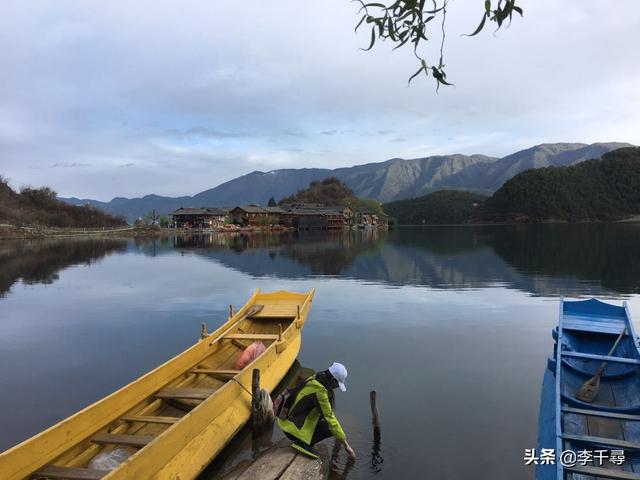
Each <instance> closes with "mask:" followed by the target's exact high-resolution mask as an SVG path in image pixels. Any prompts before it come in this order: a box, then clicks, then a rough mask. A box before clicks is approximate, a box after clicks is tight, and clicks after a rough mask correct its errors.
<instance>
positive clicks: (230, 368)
mask: <svg viewBox="0 0 640 480" xmlns="http://www.w3.org/2000/svg"><path fill="white" fill-rule="evenodd" d="M314 293H315V290H311V291H309V292H307V293H291V292H284V291H279V292H272V293H262V292H260V291H259V290H258V291H256V292H255V293H254V294H253V296H252V297H251V298H250V299H249V301H248V302H247V304H246V305H244V306H243V307H242V308H241V309H240V310H238V311H237V312H235V313H234V312H233V311H231V314H230V317H229V319H228V320H227V322H226V323H224V324H223V325H222V326H221V327H220V328H218V329H217V330H216V331H215V332H213V333H211V334H207V333H206V332H205V331H203V334H202V335H201V339H200V341H198V343H196V344H195V345H194V346H192V347H191V348H189V349H188V350H186V351H184V352H183V353H181V354H180V355H178V356H176V357H175V358H173V359H171V360H169V361H168V362H166V363H164V364H163V365H161V366H159V367H158V368H156V369H155V370H153V371H151V372H149V373H147V374H146V375H144V376H142V377H140V378H139V379H137V380H135V381H134V382H132V383H130V384H129V385H127V386H125V387H123V388H121V389H120V390H118V391H117V392H115V393H113V394H111V395H109V396H108V397H106V398H103V399H102V400H100V401H98V402H96V403H94V404H93V405H90V406H89V407H87V408H85V409H84V410H81V411H80V412H78V413H76V414H75V415H73V416H71V417H69V418H67V419H66V420H63V421H61V422H60V423H58V424H56V425H54V426H53V427H51V428H49V429H47V430H45V431H44V432H42V433H40V434H38V435H36V436H34V437H32V438H30V439H28V440H26V441H24V442H22V443H21V444H19V445H17V446H15V447H13V448H11V449H9V450H7V451H5V452H4V453H2V454H0V477H2V479H4V480H17V479H23V478H48V479H85V480H91V479H104V480H116V479H136V480H139V479H147V478H154V479H165V478H172V479H178V478H179V479H189V478H194V477H196V476H197V475H198V473H200V472H201V471H202V469H203V468H204V467H205V466H206V465H207V464H208V463H209V462H210V461H211V460H212V459H213V457H215V456H216V454H218V452H220V450H221V449H222V448H223V447H224V446H225V445H226V444H227V442H229V440H231V438H232V437H233V436H234V435H235V433H236V432H237V431H238V430H239V429H240V428H241V427H242V426H243V425H244V424H245V423H246V422H247V421H248V420H249V415H250V407H251V395H250V394H249V393H248V391H249V392H250V391H251V377H252V370H253V369H254V368H258V369H260V372H261V375H260V377H261V378H260V381H261V387H262V388H265V389H266V390H268V391H269V392H271V391H272V390H273V389H274V388H275V387H276V385H277V384H278V383H279V382H280V381H281V380H282V378H283V377H284V375H285V374H286V372H287V370H288V369H289V368H290V367H291V365H292V364H293V362H294V361H295V359H296V357H297V355H298V352H299V350H300V343H301V331H302V327H303V326H304V324H305V321H306V318H307V315H308V313H309V309H310V308H311V302H312V300H313V296H314ZM203 330H204V329H203ZM256 340H260V341H262V342H264V344H265V346H266V347H267V348H266V351H265V352H264V353H263V354H261V355H260V356H259V357H258V358H257V359H255V360H254V361H253V362H252V363H250V364H249V365H248V366H247V367H245V368H244V369H243V370H241V371H237V370H234V366H235V361H236V359H237V358H238V356H239V355H240V354H241V353H242V351H243V349H244V348H246V346H247V345H248V344H249V343H251V342H253V341H256ZM116 448H119V449H122V448H126V449H129V450H130V451H131V456H130V457H129V458H128V459H126V460H125V461H124V462H123V463H121V464H120V465H119V466H117V467H116V468H115V469H113V470H110V471H108V470H99V469H96V468H90V467H89V465H90V463H91V460H92V459H93V458H94V457H96V455H98V454H102V456H103V457H104V454H105V453H108V452H110V451H113V450H114V449H116Z"/></svg>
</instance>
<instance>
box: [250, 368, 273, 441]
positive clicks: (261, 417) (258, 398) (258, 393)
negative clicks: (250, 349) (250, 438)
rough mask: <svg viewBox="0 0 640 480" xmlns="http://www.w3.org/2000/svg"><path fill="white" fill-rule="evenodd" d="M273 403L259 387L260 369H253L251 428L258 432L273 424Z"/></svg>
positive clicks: (267, 394) (255, 432)
mask: <svg viewBox="0 0 640 480" xmlns="http://www.w3.org/2000/svg"><path fill="white" fill-rule="evenodd" d="M273 420H274V415H273V403H272V402H271V396H270V395H269V393H268V392H267V391H266V390H262V389H261V388H260V370H259V369H257V368H254V369H253V376H252V378H251V428H252V429H253V433H254V434H260V433H263V432H264V431H266V430H267V429H268V428H269V427H271V426H272V425H273Z"/></svg>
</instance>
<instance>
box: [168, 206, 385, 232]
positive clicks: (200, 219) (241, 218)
mask: <svg viewBox="0 0 640 480" xmlns="http://www.w3.org/2000/svg"><path fill="white" fill-rule="evenodd" d="M171 215H172V216H173V226H174V227H175V228H193V229H217V228H223V227H224V226H225V225H227V224H235V225H239V226H240V227H253V228H270V227H278V226H279V227H287V228H295V229H298V230H334V229H344V228H351V227H360V228H387V227H388V221H387V216H386V215H384V216H383V217H379V216H378V214H377V213H376V212H375V211H374V210H371V209H368V208H363V209H352V208H351V207H326V206H324V205H323V204H321V203H294V204H290V205H282V206H280V207H262V206H260V205H255V204H251V205H242V206H237V207H234V208H212V207H201V208H184V207H181V208H179V209H177V210H176V211H174V212H173V213H172V214H171Z"/></svg>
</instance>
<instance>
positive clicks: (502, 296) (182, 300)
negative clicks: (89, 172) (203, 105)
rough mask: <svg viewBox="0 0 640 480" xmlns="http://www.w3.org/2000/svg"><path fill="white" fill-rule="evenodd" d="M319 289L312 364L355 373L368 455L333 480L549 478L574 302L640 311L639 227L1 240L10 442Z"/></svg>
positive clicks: (348, 414) (2, 399) (358, 423)
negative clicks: (561, 328) (542, 447)
mask: <svg viewBox="0 0 640 480" xmlns="http://www.w3.org/2000/svg"><path fill="white" fill-rule="evenodd" d="M312 287H315V288H317V294H316V300H315V302H314V306H313V308H312V310H311V314H310V316H309V319H308V322H307V325H306V327H305V330H304V334H303V346H302V350H301V353H300V356H299V361H300V363H301V364H302V366H304V367H308V368H312V369H315V370H320V369H324V368H326V367H327V366H328V365H329V364H330V363H331V362H332V361H334V360H335V361H340V362H342V363H344V364H346V365H347V367H348V369H349V378H348V382H347V383H348V391H347V392H346V393H340V392H337V395H336V396H337V399H336V401H337V408H336V410H337V414H338V417H339V418H340V420H341V421H342V424H343V426H344V427H345V430H346V432H347V436H348V437H349V439H350V440H351V443H352V445H353V447H354V448H355V450H356V453H357V454H358V459H357V461H356V463H355V465H348V464H347V463H346V461H345V456H344V452H342V451H341V452H340V455H339V456H338V457H337V458H335V459H334V462H333V466H332V478H349V479H360V478H374V477H375V478H377V479H397V478H427V477H428V478H433V479H438V480H446V479H469V478H474V479H487V480H501V479H504V480H515V479H533V478H534V471H533V469H532V468H531V467H525V466H524V465H523V453H524V449H525V448H532V447H534V446H535V443H536V435H537V417H538V402H539V394H540V384H541V381H542V375H543V371H544V368H545V364H546V358H547V356H548V355H549V354H550V353H551V350H552V345H553V342H552V338H551V329H552V328H553V327H554V326H555V324H556V322H557V311H558V299H559V296H560V295H564V296H567V297H591V296H597V297H599V298H602V299H608V300H611V301H615V302H621V301H622V300H628V301H629V303H630V308H631V312H632V314H635V316H636V318H640V226H638V225H609V226H607V225H590V226H589V225H578V226H568V225H556V226H537V227H535V226H533V227H532V226H528V227H527V226H523V227H451V228H449V227H447V228H416V229H410V228H406V229H400V230H397V231H392V232H389V233H378V232H370V231H366V232H348V233H342V232H341V233H337V234H333V233H332V234H327V233H322V234H308V235H305V234H282V235H254V236H244V235H235V236H234V235H230V234H220V235H201V236H192V237H178V238H170V239H164V240H155V241H154V240H118V239H103V240H95V239H94V240H87V239H85V240H50V241H21V242H7V241H5V242H0V392H1V395H0V412H2V414H0V450H4V449H5V448H8V447H10V446H11V445H13V444H15V443H17V442H19V441H21V440H23V439H25V438H28V437H29V436H31V435H33V434H35V433H37V432H39V431H40V430H42V429H44V428H45V427H48V426H50V425H51V424H53V423H55V422H57V421H58V420H60V419H62V418H64V417H66V416H68V415H70V414H72V413H74V412H75V411H77V410H78V409H80V408H82V407H84V406H86V405H87V404H89V403H91V402H93V401H95V400H97V399H99V398H101V397H103V396H105V395H107V394H109V393H111V392H112V391H113V390H115V389H117V388H119V387H121V386H122V385H124V384H126V383H128V382H129V381H131V380H133V379H135V378H136V377H138V376H139V375H141V374H142V373H144V372H146V371H148V370H150V369H152V368H154V367H155V366H157V365H158V364H159V363H161V362H163V361H165V360H167V359H168V358H170V357H172V356H173V355H175V354H177V353H179V352H181V351H182V350H183V349H185V348H186V347H188V346H189V345H191V344H192V343H193V342H194V341H196V339H197V338H198V336H199V333H200V323H201V322H202V320H206V321H207V324H208V326H209V330H213V329H214V328H215V327H216V326H218V325H219V324H221V323H222V322H223V321H224V320H225V319H226V315H227V311H228V305H229V304H233V305H235V306H236V307H237V306H240V305H242V304H243V303H244V302H245V301H246V299H247V298H248V297H249V296H250V295H251V293H252V291H253V290H254V289H256V288H262V289H265V290H277V289H287V290H295V291H305V290H308V289H310V288H312ZM372 389H376V390H377V391H378V396H379V409H380V415H381V423H382V445H381V450H380V452H379V455H378V456H377V457H375V458H374V457H373V455H372V440H371V439H372V433H371V420H370V411H369V403H368V402H369V400H368V398H369V391H370V390H372ZM278 435H279V434H278V432H275V433H274V438H279V437H278ZM250 444H251V440H250V437H249V436H248V435H247V434H246V432H244V435H242V436H241V437H240V438H238V439H237V440H236V441H234V442H233V444H232V445H231V447H230V448H229V449H227V451H225V453H224V456H223V458H222V459H221V460H219V461H217V462H216V464H214V465H213V466H212V467H210V468H209V469H207V471H205V473H204V474H203V478H206V479H211V478H215V477H216V475H217V474H218V472H219V471H220V470H224V469H228V468H230V467H232V466H233V465H235V464H237V463H238V462H239V461H241V460H242V459H243V458H247V457H249V456H250V455H251V446H250Z"/></svg>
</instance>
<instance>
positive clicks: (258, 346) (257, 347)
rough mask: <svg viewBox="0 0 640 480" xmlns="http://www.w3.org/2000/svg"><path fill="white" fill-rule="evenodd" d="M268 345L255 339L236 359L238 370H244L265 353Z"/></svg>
mask: <svg viewBox="0 0 640 480" xmlns="http://www.w3.org/2000/svg"><path fill="white" fill-rule="evenodd" d="M266 349H267V347H265V346H264V343H262V342H260V341H255V342H253V343H252V344H251V345H249V346H248V347H247V348H246V349H245V351H244V352H242V354H241V355H240V356H239V357H238V360H236V370H242V369H243V368H244V367H246V366H247V365H249V364H250V363H251V362H253V361H254V360H255V359H256V358H258V357H259V356H260V355H262V354H263V353H264V351H265V350H266Z"/></svg>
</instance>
